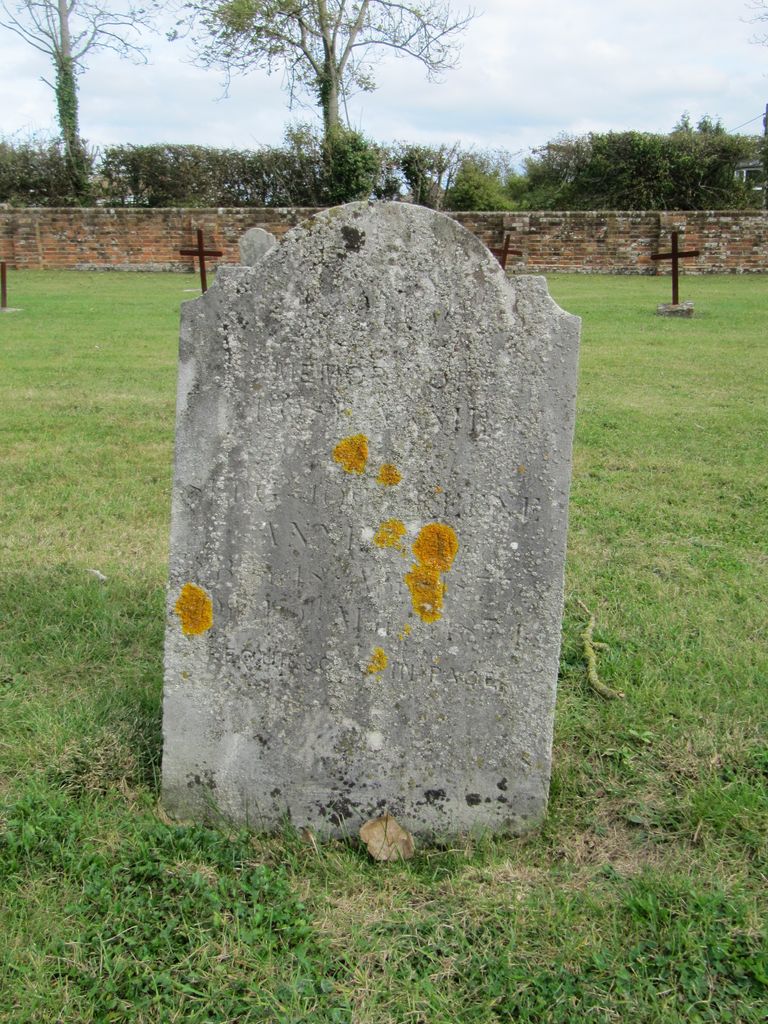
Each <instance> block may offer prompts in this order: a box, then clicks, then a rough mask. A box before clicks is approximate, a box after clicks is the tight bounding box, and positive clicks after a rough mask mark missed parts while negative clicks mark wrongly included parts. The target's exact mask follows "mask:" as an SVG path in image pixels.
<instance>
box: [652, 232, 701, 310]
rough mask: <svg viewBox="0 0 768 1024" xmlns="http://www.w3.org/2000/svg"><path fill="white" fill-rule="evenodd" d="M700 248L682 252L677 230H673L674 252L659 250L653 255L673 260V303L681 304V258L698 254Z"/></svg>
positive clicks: (655, 257)
mask: <svg viewBox="0 0 768 1024" xmlns="http://www.w3.org/2000/svg"><path fill="white" fill-rule="evenodd" d="M698 255H699V250H698V249H686V250H685V251H684V252H681V251H680V250H679V249H678V246H677V232H676V231H673V232H672V252H658V253H656V255H655V256H651V259H652V260H672V305H673V306H678V305H680V262H679V261H680V260H681V259H682V258H683V257H684V256H698Z"/></svg>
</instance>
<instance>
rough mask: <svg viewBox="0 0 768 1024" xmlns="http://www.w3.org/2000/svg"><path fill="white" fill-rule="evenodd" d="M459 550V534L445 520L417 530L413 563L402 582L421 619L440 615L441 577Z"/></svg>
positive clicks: (439, 616)
mask: <svg viewBox="0 0 768 1024" xmlns="http://www.w3.org/2000/svg"><path fill="white" fill-rule="evenodd" d="M458 550H459V540H458V537H457V536H456V533H455V531H454V530H453V529H452V527H450V526H446V525H445V523H427V525H426V526H424V527H423V528H422V529H421V530H420V531H419V535H418V537H417V538H416V540H415V541H414V544H413V553H414V555H415V556H416V564H415V565H412V566H411V570H410V572H408V573H406V574H405V582H406V585H407V587H408V589H409V590H410V592H411V603H412V605H413V610H414V611H415V612H416V614H417V615H418V616H419V617H420V618H421V620H422V622H437V620H438V619H440V618H442V615H443V595H444V594H445V584H444V583H443V581H442V580H441V579H440V577H441V575H442V573H444V572H448V570H449V569H450V568H451V566H452V565H453V560H454V558H455V557H456V553H457V552H458Z"/></svg>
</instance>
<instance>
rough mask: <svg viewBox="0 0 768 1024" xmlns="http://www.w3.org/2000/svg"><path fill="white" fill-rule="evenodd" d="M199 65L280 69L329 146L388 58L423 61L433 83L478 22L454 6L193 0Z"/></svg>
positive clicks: (441, 1) (437, 1)
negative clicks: (311, 110) (306, 100)
mask: <svg viewBox="0 0 768 1024" xmlns="http://www.w3.org/2000/svg"><path fill="white" fill-rule="evenodd" d="M185 7H186V10H187V12H188V15H189V18H188V22H189V29H190V31H191V33H192V36H191V38H192V41H193V46H194V48H195V51H196V55H197V62H198V63H199V64H200V65H201V66H202V67H218V68H221V69H222V70H224V72H225V74H226V77H227V82H229V79H230V77H231V75H232V74H236V73H240V74H244V73H247V72H248V71H250V70H251V69H252V68H264V69H266V71H267V72H269V73H271V72H274V71H276V70H278V69H280V70H282V71H283V73H284V75H285V84H286V87H287V89H288V92H289V96H290V101H291V103H293V101H294V99H295V97H296V95H297V94H298V93H305V94H308V95H310V96H311V97H312V98H313V99H314V102H315V103H316V104H317V105H318V106H319V107H320V110H321V112H322V118H323V129H324V134H325V136H326V139H328V138H329V137H330V136H331V135H332V133H333V132H334V131H335V130H336V129H337V128H338V127H339V125H340V118H339V106H340V102H341V101H342V99H343V98H345V97H347V96H349V95H351V93H352V92H354V91H357V90H362V91H364V92H368V91H371V90H373V89H374V88H375V84H374V81H373V78H372V75H371V72H372V68H373V65H374V63H375V60H376V58H377V57H380V56H381V54H382V51H385V50H388V49H389V50H394V51H395V52H396V53H397V54H399V55H406V56H410V57H413V58H415V59H416V60H418V61H420V62H421V63H422V64H423V65H424V67H425V68H426V71H427V77H428V78H429V79H430V80H435V79H438V78H439V77H440V75H441V73H442V72H444V71H446V70H448V69H450V68H452V67H455V65H456V63H457V60H458V52H459V48H458V43H457V39H458V36H459V35H460V34H461V33H462V32H463V31H464V29H465V28H466V27H467V25H468V24H469V23H470V21H471V20H472V19H473V18H474V17H475V13H474V11H472V10H469V11H467V12H466V13H464V14H462V15H457V14H455V13H454V12H453V10H452V5H451V0H423V2H396V0H190V2H188V3H186V4H185Z"/></svg>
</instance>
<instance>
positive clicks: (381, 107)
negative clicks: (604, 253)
mask: <svg viewBox="0 0 768 1024" xmlns="http://www.w3.org/2000/svg"><path fill="white" fill-rule="evenodd" d="M5 2H6V3H7V4H12V3H14V2H20V0H5ZM105 2H106V3H108V2H110V0H105ZM115 2H119V0H115ZM453 6H454V8H455V9H456V10H457V11H460V10H464V9H466V8H467V7H468V6H470V5H469V4H468V3H464V2H463V0H453ZM472 6H474V7H475V9H476V10H477V11H478V17H477V18H476V19H475V20H474V21H473V22H472V23H471V25H470V27H469V29H468V31H467V32H466V33H465V35H464V37H463V44H462V53H461V59H460V64H459V66H458V67H457V68H456V69H455V70H452V71H449V72H447V73H446V75H445V77H444V80H443V81H442V82H440V83H430V82H428V81H427V80H426V77H425V75H424V71H423V68H422V67H421V65H420V64H418V63H417V62H416V61H413V60H407V59H402V58H401V59H397V58H396V57H394V56H392V55H391V54H388V55H387V56H386V59H385V60H383V61H382V62H381V63H380V64H379V65H378V67H377V69H376V72H375V79H376V82H377V85H378V89H377V90H376V91H375V92H373V93H366V94H362V95H358V96H355V97H353V98H351V99H350V100H349V102H348V106H347V113H348V117H349V122H350V123H351V125H352V127H354V128H358V129H361V130H362V131H364V132H365V134H366V135H367V136H368V137H369V138H372V139H375V140H377V141H381V142H391V141H395V140H406V141H409V142H419V143H433V144H439V143H454V142H459V143H461V144H462V146H464V147H465V148H469V147H474V148H479V149H483V148H492V149H505V150H507V151H509V152H510V153H512V154H514V155H515V156H516V158H517V159H518V160H520V159H522V158H523V157H524V156H525V155H526V154H527V153H528V152H529V151H530V149H531V148H532V147H535V146H540V145H543V144H544V143H546V142H547V141H549V140H550V139H553V138H555V137H556V136H557V135H559V134H560V133H562V132H565V133H568V134H582V133H585V132H590V131H598V132H599V131H625V130H637V131H651V132H668V131H669V130H670V129H671V128H672V127H673V125H674V124H675V123H676V122H677V121H678V120H679V118H680V115H681V114H682V113H683V112H684V111H688V112H689V114H690V116H691V119H692V121H693V122H694V123H695V122H696V121H697V120H698V119H699V118H700V117H701V116H703V115H704V114H709V115H710V116H712V117H714V118H719V119H721V121H722V123H723V125H724V126H725V127H726V128H727V129H728V130H729V131H734V130H739V131H740V132H743V133H754V134H759V133H762V130H763V126H762V115H763V112H764V110H765V106H766V102H768V47H766V46H760V45H756V44H755V43H754V42H751V40H752V39H754V37H755V35H756V34H757V33H758V32H759V30H760V28H762V29H766V30H768V22H765V23H764V24H763V25H762V26H760V25H755V24H754V23H751V22H750V18H751V17H752V16H753V12H752V11H750V7H749V0H634V2H627V0H614V2H612V3H607V2H606V0H477V2H476V3H474V4H472ZM146 42H147V43H148V44H149V47H150V52H149V63H148V64H146V65H134V64H131V63H129V62H127V61H120V60H118V59H117V58H116V57H115V56H114V54H111V53H109V52H105V53H102V54H96V55H92V56H91V57H90V59H89V63H88V69H87V70H86V71H85V72H84V73H83V75H82V76H81V78H80V79H79V96H80V118H81V133H82V135H83V137H84V138H85V139H87V140H88V142H89V143H90V144H91V145H92V146H104V145H109V144H117V143H134V144H143V143H152V142H166V143H196V144H199V145H211V146H225V147H233V148H239V149H252V148H257V147H258V146H262V145H279V144H280V142H281V141H282V138H283V134H284V131H285V127H286V125H287V124H289V123H290V122H296V121H305V122H306V121H313V120H314V119H315V118H316V113H315V111H314V109H313V108H312V107H311V106H310V107H308V108H300V107H294V109H293V110H292V111H291V110H289V109H288V98H287V95H286V93H285V92H284V91H283V90H282V89H281V85H282V79H281V76H280V75H279V74H274V75H272V76H271V77H270V76H267V75H266V73H264V72H261V71H254V72H252V73H250V74H248V75H247V76H245V77H238V78H235V79H233V81H232V84H231V86H230V90H229V97H228V98H224V97H223V87H222V81H221V74H220V72H218V71H216V70H202V69H198V68H196V67H194V66H193V65H192V64H191V63H190V55H189V52H188V49H187V44H186V43H184V42H177V43H169V42H167V41H166V40H165V39H164V38H163V37H162V36H160V35H155V36H153V37H147V39H146ZM44 77H45V78H49V77H50V70H49V66H48V65H47V63H46V58H45V56H44V55H42V54H40V53H38V52H37V51H36V50H34V49H33V48H32V47H30V46H29V45H28V44H26V43H24V42H22V41H21V40H20V39H18V37H17V36H15V35H13V34H12V33H11V32H9V31H8V30H6V29H3V28H0V97H2V100H1V101H0V136H3V137H6V138H8V137H14V138H18V139H24V138H26V137H27V136H28V135H29V134H30V133H35V132H42V133H49V134H53V133H55V132H56V122H55V107H54V98H53V92H52V90H51V89H50V88H49V87H48V86H47V85H45V84H44V82H43V81H42V78H44ZM745 122H750V123H745Z"/></svg>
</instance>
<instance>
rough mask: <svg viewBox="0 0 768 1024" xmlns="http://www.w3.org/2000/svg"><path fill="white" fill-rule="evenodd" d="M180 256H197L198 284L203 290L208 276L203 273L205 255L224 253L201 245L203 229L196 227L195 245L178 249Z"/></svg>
mask: <svg viewBox="0 0 768 1024" xmlns="http://www.w3.org/2000/svg"><path fill="white" fill-rule="evenodd" d="M179 255H180V256H197V258H198V260H199V261H200V284H201V285H202V288H203V291H204V292H207V291H208V278H207V277H206V274H205V257H206V256H223V255H224V253H223V252H222V251H221V249H206V248H205V246H204V245H203V229H202V228H198V229H197V245H196V246H195V247H194V249H179Z"/></svg>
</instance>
